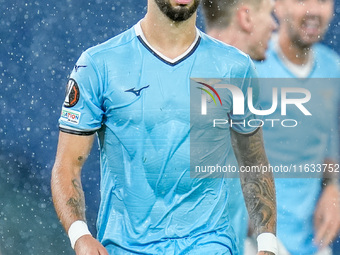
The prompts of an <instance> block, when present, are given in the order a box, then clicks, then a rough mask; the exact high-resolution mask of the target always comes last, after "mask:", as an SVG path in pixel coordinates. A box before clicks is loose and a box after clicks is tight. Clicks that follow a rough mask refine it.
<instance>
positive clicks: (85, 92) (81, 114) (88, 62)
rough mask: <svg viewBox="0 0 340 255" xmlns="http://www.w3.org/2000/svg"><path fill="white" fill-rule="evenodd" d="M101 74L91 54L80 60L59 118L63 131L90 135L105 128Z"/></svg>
mask: <svg viewBox="0 0 340 255" xmlns="http://www.w3.org/2000/svg"><path fill="white" fill-rule="evenodd" d="M102 80H103V79H102V77H101V74H100V72H99V70H98V69H97V68H96V65H95V63H94V61H93V60H92V58H91V57H90V55H89V54H88V53H86V52H84V53H83V54H82V55H81V57H80V58H79V60H78V61H77V63H76V65H75V67H74V69H73V71H72V73H71V76H70V79H69V80H68V83H67V86H66V96H65V101H64V104H63V107H62V111H61V116H60V118H59V128H60V130H61V131H63V132H67V133H72V134H79V135H90V134H93V133H95V132H96V130H98V129H99V128H101V125H102V118H103V114H104V113H103V109H102V99H101V95H102V87H103V85H102V84H103V81H102Z"/></svg>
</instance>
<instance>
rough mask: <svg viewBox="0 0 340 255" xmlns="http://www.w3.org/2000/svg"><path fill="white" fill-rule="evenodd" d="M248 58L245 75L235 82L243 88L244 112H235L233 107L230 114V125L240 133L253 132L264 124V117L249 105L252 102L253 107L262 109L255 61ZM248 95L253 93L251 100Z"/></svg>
mask: <svg viewBox="0 0 340 255" xmlns="http://www.w3.org/2000/svg"><path fill="white" fill-rule="evenodd" d="M248 60H249V65H248V68H247V71H246V72H245V75H244V77H243V78H238V79H235V83H237V84H236V86H237V87H239V88H240V89H241V91H242V94H243V96H244V100H243V106H244V108H243V109H244V111H243V113H242V114H235V113H234V109H232V110H231V112H230V114H229V123H230V127H231V128H232V129H233V130H234V131H236V132H237V133H240V134H251V133H253V132H255V131H256V130H257V129H258V128H259V127H260V126H261V124H262V118H261V117H259V116H257V115H255V114H254V113H253V112H252V111H251V109H250V105H249V104H251V107H252V108H254V109H257V110H261V107H260V103H259V95H260V86H259V80H258V76H257V72H256V69H255V66H254V64H253V62H252V61H251V60H250V58H249V57H248ZM248 92H249V93H248ZM248 95H251V98H250V99H251V100H248ZM235 97H236V96H234V99H233V100H234V101H235ZM234 105H235V104H234Z"/></svg>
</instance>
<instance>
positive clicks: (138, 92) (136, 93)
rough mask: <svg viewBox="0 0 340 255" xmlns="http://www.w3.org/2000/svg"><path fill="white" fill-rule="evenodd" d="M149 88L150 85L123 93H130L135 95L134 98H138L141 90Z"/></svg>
mask: <svg viewBox="0 0 340 255" xmlns="http://www.w3.org/2000/svg"><path fill="white" fill-rule="evenodd" d="M149 86H150V85H148V86H145V87H143V88H140V89H135V88H132V89H128V90H125V92H131V93H133V94H135V95H136V97H139V96H140V93H141V92H142V90H143V89H146V88H148V87H149Z"/></svg>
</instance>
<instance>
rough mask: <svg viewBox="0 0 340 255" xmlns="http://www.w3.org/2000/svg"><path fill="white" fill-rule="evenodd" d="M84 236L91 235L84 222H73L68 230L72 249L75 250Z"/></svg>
mask: <svg viewBox="0 0 340 255" xmlns="http://www.w3.org/2000/svg"><path fill="white" fill-rule="evenodd" d="M84 235H91V233H90V231H89V228H88V227H87V224H86V223H85V222H84V221H82V220H77V221H75V222H73V223H72V224H71V226H70V228H69V229H68V237H69V238H70V241H71V246H72V249H74V245H75V244H76V242H77V240H78V239H79V238H80V237H82V236H84Z"/></svg>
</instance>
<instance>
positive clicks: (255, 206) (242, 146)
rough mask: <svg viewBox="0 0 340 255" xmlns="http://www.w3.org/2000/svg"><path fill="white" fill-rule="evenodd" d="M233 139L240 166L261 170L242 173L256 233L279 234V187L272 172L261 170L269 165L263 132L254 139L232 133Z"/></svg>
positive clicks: (253, 136) (242, 182)
mask: <svg viewBox="0 0 340 255" xmlns="http://www.w3.org/2000/svg"><path fill="white" fill-rule="evenodd" d="M231 137H232V144H233V148H234V151H235V155H236V158H237V161H238V163H239V165H240V167H241V166H244V167H250V168H251V167H253V169H257V170H259V171H251V172H248V173H247V172H243V173H240V178H241V185H242V190H243V195H244V199H245V202H246V206H247V209H248V214H249V217H250V220H251V221H252V223H253V224H254V225H255V231H256V234H257V235H258V234H260V233H263V232H271V233H274V234H275V233H276V199H275V184H274V180H273V175H272V173H269V172H265V173H262V171H261V170H262V169H261V167H262V166H266V167H268V165H269V163H268V160H267V157H266V154H265V150H264V146H263V140H262V131H261V130H258V131H256V133H255V134H253V135H250V136H245V135H241V134H238V133H236V132H235V131H231ZM267 169H268V168H267Z"/></svg>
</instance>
